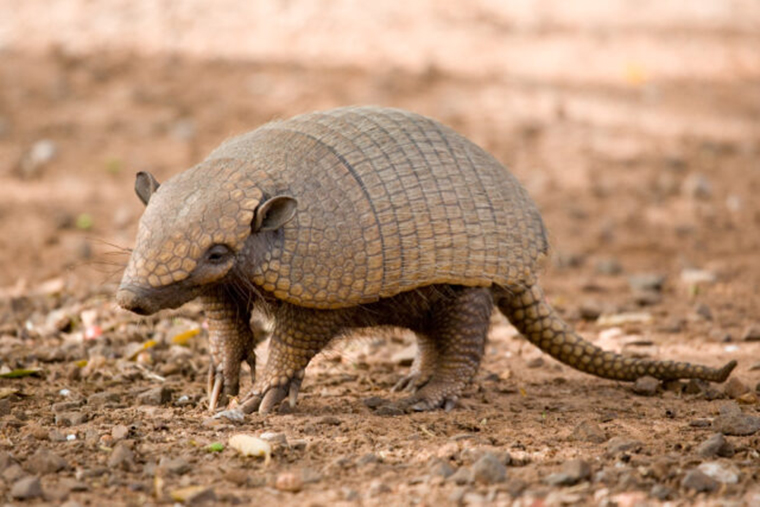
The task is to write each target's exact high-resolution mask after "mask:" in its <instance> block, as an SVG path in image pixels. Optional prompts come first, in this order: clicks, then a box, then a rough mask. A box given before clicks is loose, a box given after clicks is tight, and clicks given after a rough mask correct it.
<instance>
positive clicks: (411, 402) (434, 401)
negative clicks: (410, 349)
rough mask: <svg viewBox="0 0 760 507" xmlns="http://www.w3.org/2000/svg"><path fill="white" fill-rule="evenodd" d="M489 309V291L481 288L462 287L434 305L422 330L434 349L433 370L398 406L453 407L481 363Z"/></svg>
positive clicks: (415, 408) (429, 408) (490, 300)
mask: <svg viewBox="0 0 760 507" xmlns="http://www.w3.org/2000/svg"><path fill="white" fill-rule="evenodd" d="M492 310H493V300H492V299H491V294H490V292H489V291H488V290H487V289H482V288H466V289H462V291H461V292H459V293H458V295H457V296H456V297H455V298H452V299H450V300H447V301H445V302H442V303H441V304H440V305H438V306H436V308H435V309H434V310H433V315H432V318H431V319H430V321H429V322H428V324H427V326H426V329H425V331H424V334H425V335H426V336H428V337H429V339H430V344H432V345H434V346H435V348H436V352H435V356H434V357H435V366H434V369H433V373H432V375H431V376H430V380H429V381H428V382H427V383H426V384H425V385H423V386H422V387H421V388H420V389H419V390H417V392H415V393H414V394H412V395H411V396H409V397H408V398H405V399H403V400H401V401H400V402H399V404H398V405H399V406H400V407H401V408H404V409H406V408H410V409H412V410H417V411H420V410H432V409H436V408H440V407H443V408H446V409H447V410H448V409H451V408H453V407H454V405H455V403H456V401H457V400H458V399H459V396H460V395H461V393H462V390H463V389H464V388H465V387H466V386H467V384H469V383H470V381H471V380H472V378H473V377H474V376H475V373H476V372H477V370H478V367H479V366H480V360H481V359H482V358H483V352H484V349H485V342H486V336H487V334H488V328H489V326H490V318H491V311H492ZM423 343H426V344H427V342H423Z"/></svg>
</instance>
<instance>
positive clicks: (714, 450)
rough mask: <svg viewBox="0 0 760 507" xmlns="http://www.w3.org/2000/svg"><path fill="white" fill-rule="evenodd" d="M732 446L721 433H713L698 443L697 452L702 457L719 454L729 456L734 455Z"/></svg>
mask: <svg viewBox="0 0 760 507" xmlns="http://www.w3.org/2000/svg"><path fill="white" fill-rule="evenodd" d="M734 452H735V451H734V446H733V445H731V442H729V441H728V440H726V437H725V436H723V434H722V433H715V434H713V435H712V436H710V438H708V439H707V440H705V441H704V442H702V443H701V444H699V447H698V448H697V453H698V454H699V455H700V456H702V457H703V458H714V457H716V456H721V457H723V458H730V457H732V456H733V455H734Z"/></svg>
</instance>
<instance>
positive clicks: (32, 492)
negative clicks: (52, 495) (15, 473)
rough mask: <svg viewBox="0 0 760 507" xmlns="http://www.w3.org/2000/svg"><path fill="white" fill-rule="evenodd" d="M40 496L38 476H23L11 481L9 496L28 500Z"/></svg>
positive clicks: (40, 486)
mask: <svg viewBox="0 0 760 507" xmlns="http://www.w3.org/2000/svg"><path fill="white" fill-rule="evenodd" d="M41 496H42V484H40V478H39V477H35V476H29V477H24V478H23V479H19V480H17V481H16V482H14V483H13V487H12V488H11V498H15V499H16V500H29V499H31V498H39V497H41Z"/></svg>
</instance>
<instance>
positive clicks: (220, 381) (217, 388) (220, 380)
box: [208, 372, 224, 414]
mask: <svg viewBox="0 0 760 507" xmlns="http://www.w3.org/2000/svg"><path fill="white" fill-rule="evenodd" d="M213 378H214V381H213V384H212V383H211V382H209V390H208V411H209V412H211V413H212V414H213V413H214V412H215V411H216V406H217V404H218V403H219V395H220V394H221V393H222V387H224V376H223V375H222V372H216V374H215V375H214V377H213Z"/></svg>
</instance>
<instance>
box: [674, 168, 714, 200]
mask: <svg viewBox="0 0 760 507" xmlns="http://www.w3.org/2000/svg"><path fill="white" fill-rule="evenodd" d="M681 191H682V192H683V193H684V195H687V196H689V197H691V198H693V199H709V198H710V197H711V196H712V184H711V183H710V180H709V179H707V176H705V175H704V174H698V173H694V174H690V175H689V176H687V177H686V179H685V180H684V181H683V184H682V186H681Z"/></svg>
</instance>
